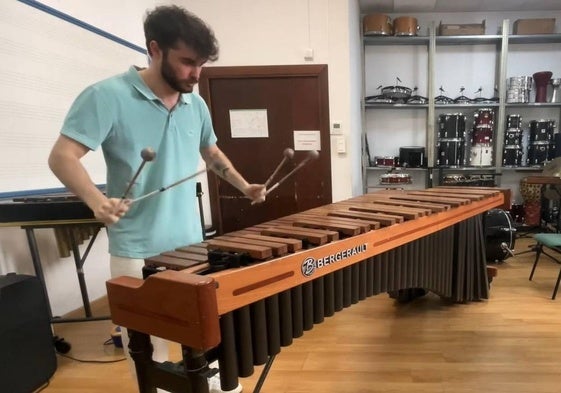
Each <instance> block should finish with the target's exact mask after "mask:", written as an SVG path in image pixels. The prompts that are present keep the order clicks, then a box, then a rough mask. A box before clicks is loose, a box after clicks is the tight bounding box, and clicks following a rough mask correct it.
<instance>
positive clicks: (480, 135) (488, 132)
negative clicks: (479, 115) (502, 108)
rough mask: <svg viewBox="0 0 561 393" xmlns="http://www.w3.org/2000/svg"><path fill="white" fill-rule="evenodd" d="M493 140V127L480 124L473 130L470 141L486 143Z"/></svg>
mask: <svg viewBox="0 0 561 393" xmlns="http://www.w3.org/2000/svg"><path fill="white" fill-rule="evenodd" d="M492 142H493V127H490V126H481V127H478V128H475V129H474V130H473V133H472V136H471V143H476V144H481V143H483V144H488V143H492Z"/></svg>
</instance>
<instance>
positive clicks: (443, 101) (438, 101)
mask: <svg viewBox="0 0 561 393" xmlns="http://www.w3.org/2000/svg"><path fill="white" fill-rule="evenodd" d="M438 91H440V95H438V96H436V97H434V103H435V104H452V103H454V100H453V99H452V98H450V97H447V96H445V95H444V91H445V90H444V89H443V88H442V86H440V88H439V89H438Z"/></svg>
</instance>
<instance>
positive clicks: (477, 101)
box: [470, 87, 499, 104]
mask: <svg viewBox="0 0 561 393" xmlns="http://www.w3.org/2000/svg"><path fill="white" fill-rule="evenodd" d="M482 91H483V87H480V88H479V89H477V91H474V92H473V93H474V94H478V93H479V97H475V98H473V99H472V100H471V101H470V102H471V103H473V104H493V103H495V102H498V101H499V97H492V98H486V97H481V92H482Z"/></svg>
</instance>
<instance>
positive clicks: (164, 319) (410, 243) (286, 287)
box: [107, 187, 503, 393]
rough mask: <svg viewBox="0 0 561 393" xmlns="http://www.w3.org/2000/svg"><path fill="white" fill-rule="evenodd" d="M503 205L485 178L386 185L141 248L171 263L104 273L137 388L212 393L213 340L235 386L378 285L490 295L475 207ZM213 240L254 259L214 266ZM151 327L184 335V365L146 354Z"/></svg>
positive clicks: (405, 291)
mask: <svg viewBox="0 0 561 393" xmlns="http://www.w3.org/2000/svg"><path fill="white" fill-rule="evenodd" d="M502 204H503V194H502V193H501V192H500V191H499V190H497V189H492V188H488V189H482V188H464V187H462V188H457V189H454V190H450V189H445V188H438V187H437V188H433V189H427V190H416V191H384V192H379V193H374V194H366V195H362V196H359V197H356V198H351V199H349V200H346V201H342V202H338V203H334V204H330V205H327V206H322V207H318V208H315V209H311V210H308V211H306V212H302V213H298V214H294V215H290V216H287V217H283V218H279V219H277V220H273V221H270V222H266V223H263V224H260V225H256V226H254V227H251V228H246V229H244V230H242V231H236V232H233V233H229V234H226V235H223V236H219V237H216V238H213V239H212V240H208V241H207V242H205V243H203V244H200V245H193V246H189V247H183V248H181V249H178V250H172V251H170V252H167V253H164V254H162V255H159V256H155V257H153V258H149V259H147V261H146V263H147V265H150V266H155V267H157V268H162V267H165V268H167V270H165V271H161V272H158V273H155V274H152V275H150V276H149V277H147V278H146V280H144V281H143V280H139V279H134V278H130V277H119V278H115V279H112V280H109V281H108V282H107V290H108V297H109V304H110V308H111V315H112V318H113V321H114V322H115V323H116V324H119V325H121V326H125V327H127V328H128V329H130V330H129V331H130V332H131V344H130V348H131V353H134V356H135V362H136V366H137V373H138V374H139V375H138V378H139V386H140V389H141V392H144V391H146V392H151V391H152V390H151V389H152V388H153V387H154V386H159V387H162V388H164V389H168V390H169V389H171V390H173V389H190V390H185V391H193V392H195V393H201V392H207V391H208V387H207V386H206V374H203V373H200V370H199V368H201V367H203V369H204V364H205V359H204V353H205V352H206V351H209V350H211V349H215V351H216V352H217V356H218V360H219V364H220V375H221V381H222V388H223V389H225V390H231V389H234V388H235V387H236V386H237V383H238V377H246V376H249V375H251V374H252V373H253V367H254V365H260V364H264V363H266V362H267V361H268V359H271V358H274V356H275V355H276V354H278V353H279V352H280V349H281V347H282V346H286V345H290V344H291V343H292V340H293V339H294V338H296V337H299V336H301V335H302V334H303V332H304V331H306V330H309V329H311V328H312V327H313V325H314V324H317V323H321V322H322V321H323V319H324V318H325V317H328V316H331V315H333V314H334V313H335V312H337V311H341V310H343V309H344V308H346V307H349V306H350V305H352V304H354V303H357V302H358V301H360V300H364V299H366V298H368V297H370V296H372V295H375V294H378V293H384V292H386V293H389V294H390V296H392V297H396V298H399V299H405V298H407V297H408V296H412V294H414V293H417V292H419V291H424V290H430V291H433V292H435V293H437V294H438V295H440V296H442V297H443V298H446V299H450V300H451V301H454V302H461V303H466V302H470V301H478V300H482V299H486V298H488V293H489V284H488V277H487V270H486V260H485V242H484V235H483V226H482V220H481V215H482V213H485V212H486V211H487V210H490V209H492V208H494V207H497V206H500V205H502ZM217 251H229V252H232V253H236V254H243V255H246V256H249V257H248V258H249V259H250V260H251V263H250V264H249V265H248V266H242V267H239V268H229V269H225V270H220V271H213V269H212V266H213V261H212V260H211V259H212V258H211V256H212V255H214V253H215V252H217ZM206 258H208V260H206ZM209 268H210V270H209ZM147 335H155V336H159V337H163V338H166V339H169V340H171V341H175V342H178V343H180V344H182V346H183V348H184V354H186V355H185V366H184V368H183V373H182V374H180V375H178V373H177V370H176V371H173V372H172V371H169V370H168V371H167V372H165V371H163V368H162V366H161V365H158V364H156V363H155V362H152V361H151V352H150V349H149V348H150V347H149V342H148V336H147ZM177 391H179V390H177Z"/></svg>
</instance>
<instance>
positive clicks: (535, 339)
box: [0, 239, 561, 393]
mask: <svg viewBox="0 0 561 393" xmlns="http://www.w3.org/2000/svg"><path fill="white" fill-rule="evenodd" d="M531 243H532V241H531V240H530V239H518V240H517V244H516V251H517V252H522V251H526V250H528V245H530V244H531ZM533 256H534V254H533V253H527V254H523V255H519V256H516V257H513V258H508V259H507V260H506V261H505V262H504V263H501V264H498V265H497V267H498V270H499V272H498V277H496V278H495V280H494V281H493V283H492V285H491V298H490V299H489V300H488V301H482V302H477V303H470V304H453V305H449V304H446V303H445V302H443V301H441V300H440V298H438V297H437V296H434V295H430V294H429V295H428V296H425V297H423V298H419V299H417V300H415V301H414V302H411V303H408V304H398V303H396V302H395V301H393V300H392V299H390V298H389V297H388V296H387V295H378V296H375V297H372V298H369V299H367V300H365V301H362V302H360V303H358V304H356V305H353V306H352V307H350V308H348V309H345V310H344V311H342V312H339V313H337V314H336V315H335V316H333V317H330V318H327V319H326V321H325V322H324V323H322V324H320V325H316V326H314V328H313V329H312V330H311V331H308V332H305V334H304V336H303V337H301V338H298V339H296V340H295V342H294V344H293V345H291V346H289V347H286V348H283V349H282V352H281V354H280V355H278V356H277V358H276V360H275V363H274V364H273V367H272V370H271V372H270V374H269V377H268V379H267V380H266V382H265V385H264V386H263V389H262V392H263V393H304V392H325V393H335V392H337V393H361V392H368V393H378V392H379V393H382V392H383V393H476V392H477V393H480V392H485V393H559V392H560V391H561V294H560V297H559V299H558V300H556V301H553V300H551V293H552V290H553V286H554V283H555V279H556V277H557V274H558V272H559V265H557V264H555V263H553V262H551V261H550V260H547V259H543V260H542V261H541V264H540V265H539V266H538V270H537V272H536V275H535V277H534V280H533V281H528V275H529V273H530V269H531V265H532V262H533ZM97 303H98V304H96V307H95V308H94V309H95V310H96V314H98V315H100V314H103V313H104V312H107V306H106V304H105V301H103V300H102V301H100V302H97ZM111 328H112V325H111V323H110V322H109V321H100V322H82V323H72V324H58V325H55V333H56V334H57V335H58V336H61V337H64V338H65V339H66V340H67V341H68V342H70V343H71V344H72V350H71V352H70V355H72V356H73V357H75V358H79V359H90V360H102V361H111V360H114V359H118V358H121V357H122V356H123V352H122V350H121V349H116V348H114V347H113V346H107V345H103V343H104V342H105V341H106V340H107V339H108V338H109V333H110V331H111ZM170 345H171V354H172V358H173V359H177V358H178V357H179V353H180V351H179V346H178V345H177V344H173V343H172V344H170ZM58 360H59V364H58V370H57V371H56V373H55V375H54V377H53V378H52V380H51V381H50V385H49V386H48V387H47V388H46V389H45V390H44V392H46V393H70V392H81V393H113V392H115V393H117V392H119V393H133V392H137V391H138V390H137V387H136V383H135V381H134V380H133V378H132V377H131V374H130V372H129V368H128V365H127V363H126V362H118V363H108V364H93V363H81V362H77V361H74V360H70V359H67V358H63V357H60V356H59V357H58ZM261 369H262V367H257V368H256V373H255V374H254V375H253V376H252V377H251V378H246V379H243V380H241V383H242V384H243V386H244V392H251V391H253V388H254V386H255V383H256V381H257V377H258V373H259V372H260V371H261ZM0 390H1V389H0Z"/></svg>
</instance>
